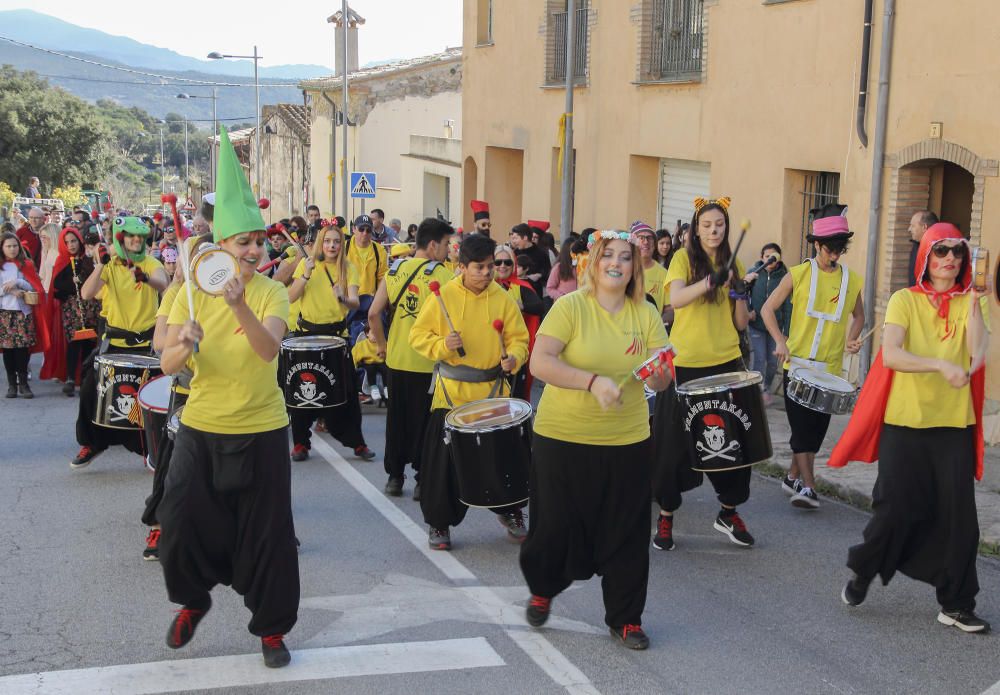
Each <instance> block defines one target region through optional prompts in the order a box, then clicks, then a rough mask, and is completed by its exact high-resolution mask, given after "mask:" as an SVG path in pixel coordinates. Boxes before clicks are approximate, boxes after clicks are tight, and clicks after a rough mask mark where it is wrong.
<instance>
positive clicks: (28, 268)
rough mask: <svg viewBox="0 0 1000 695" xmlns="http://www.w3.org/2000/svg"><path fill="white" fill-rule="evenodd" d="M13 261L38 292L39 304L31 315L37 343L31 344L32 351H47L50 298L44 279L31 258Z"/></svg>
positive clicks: (33, 308)
mask: <svg viewBox="0 0 1000 695" xmlns="http://www.w3.org/2000/svg"><path fill="white" fill-rule="evenodd" d="M5 262H6V261H5ZM11 262H13V263H14V264H15V265H16V266H17V267H18V270H20V271H21V274H22V275H24V279H25V280H27V281H28V284H30V285H31V289H33V290H34V291H35V292H37V293H38V304H36V305H35V306H33V307H31V317H32V318H33V319H34V320H35V344H34V345H32V346H31V352H33V353H34V352H45V351H46V350H48V349H49V324H48V320H47V319H48V300H47V298H46V296H45V289H44V288H43V287H42V280H41V278H39V277H38V271H37V270H35V264H34V263H32V262H31V259H30V258H26V259H24V260H15V261H11ZM0 352H3V350H0Z"/></svg>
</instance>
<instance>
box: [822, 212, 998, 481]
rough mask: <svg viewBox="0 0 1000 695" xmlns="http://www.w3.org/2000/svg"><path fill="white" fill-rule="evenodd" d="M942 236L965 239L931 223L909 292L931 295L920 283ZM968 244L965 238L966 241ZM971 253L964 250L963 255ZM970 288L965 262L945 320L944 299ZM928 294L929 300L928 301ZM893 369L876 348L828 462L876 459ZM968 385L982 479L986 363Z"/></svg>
mask: <svg viewBox="0 0 1000 695" xmlns="http://www.w3.org/2000/svg"><path fill="white" fill-rule="evenodd" d="M942 239H961V240H962V241H965V238H964V237H963V236H962V234H961V232H959V231H958V229H957V228H956V227H955V226H954V225H951V224H948V223H946V222H939V223H938V224H935V225H933V226H932V227H931V228H930V229H928V230H927V231H926V232H925V233H924V237H923V239H921V240H920V248H919V250H918V251H917V263H916V267H915V269H914V274H915V278H914V281H915V283H916V284H914V285H913V286H912V287H910V288H909V289H910V292H918V293H922V294H928V295H929V297H930V296H933V294H934V292H933V290H932V289H930V288H929V286H928V284H927V283H921V281H920V279H921V278H922V277H923V275H924V272H925V270H926V268H927V257H928V256H929V255H930V250H931V247H932V246H933V245H934V244H935V243H937V242H938V241H941V240H942ZM966 246H968V242H966ZM970 257H971V254H969V253H968V252H967V253H966V258H970ZM971 288H972V263H971V262H967V263H966V264H965V272H964V273H963V275H962V277H961V278H959V281H958V283H957V284H956V285H955V287H954V288H953V289H952V290H949V291H948V292H947V293H945V294H946V296H944V297H942V298H941V299H942V306H941V312H942V313H943V314H944V315H942V316H941V318H942V319H944V320H945V321H947V308H946V307H947V302H948V301H949V300H950V299H951V298H952V297H954V296H957V295H960V294H965V293H967V292H969V291H970V290H971ZM929 297H928V301H930V299H929ZM893 374H895V372H893V370H891V369H888V368H886V367H885V365H884V364H883V363H882V351H881V350H879V352H878V355H877V356H876V357H875V362H874V363H873V364H872V367H871V370H870V371H869V372H868V377H867V378H866V379H865V384H864V386H863V387H862V389H861V393H860V394H859V395H858V402H857V404H856V405H855V406H854V414H853V415H851V420H850V422H849V423H848V424H847V429H846V430H844V434H843V436H841V438H840V440H839V441H838V442H837V445H836V446H835V447H834V448H833V453H831V454H830V460H829V461H827V464H826V465H828V466H832V467H834V468H841V467H843V466H846V465H847V462H848V461H862V462H864V463H872V462H874V461H876V460H877V459H878V444H879V437H880V436H881V434H882V422H883V421H884V419H885V408H886V405H887V404H888V402H889V392H890V391H891V390H892V378H893ZM969 388H970V390H971V395H972V405H973V409H974V410H975V413H976V425H975V428H974V436H975V444H976V480H982V479H983V453H984V443H983V401H984V400H985V397H986V368H985V365H984V366H981V367H980V368H979V369H977V370H976V372H975V374H972V376H971V378H970V380H969Z"/></svg>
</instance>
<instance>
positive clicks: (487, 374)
mask: <svg viewBox="0 0 1000 695" xmlns="http://www.w3.org/2000/svg"><path fill="white" fill-rule="evenodd" d="M442 377H443V378H445V379H452V380H453V381H461V382H464V383H467V384H481V383H483V382H488V381H492V382H493V387H492V388H490V393H489V395H488V396H486V397H487V398H496V397H497V396H499V395H500V388H501V386H502V385H503V370H502V369H501V368H500V365H497V366H496V367H492V368H490V369H479V368H477V367H470V366H469V365H467V364H448V363H447V362H436V363H435V364H434V378H433V379H431V390H430V391H429V393H434V385H435V384H437V382H438V379H440V378H442ZM441 393H443V394H444V400H445V402H446V403H447V404H448V407H449V408H454V407H455V404H454V403H452V402H451V397H450V396H449V395H448V389H446V388H445V386H444V382H443V381H442V382H441Z"/></svg>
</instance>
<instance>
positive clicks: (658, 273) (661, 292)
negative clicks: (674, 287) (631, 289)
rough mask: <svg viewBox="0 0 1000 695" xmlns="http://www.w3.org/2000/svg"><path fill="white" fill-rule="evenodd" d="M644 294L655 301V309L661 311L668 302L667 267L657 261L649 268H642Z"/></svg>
mask: <svg viewBox="0 0 1000 695" xmlns="http://www.w3.org/2000/svg"><path fill="white" fill-rule="evenodd" d="M642 277H643V282H644V284H645V286H646V294H648V295H649V296H650V297H652V298H653V301H654V302H656V310H657V311H659V312H661V313H662V312H663V307H665V306H666V305H667V304H669V303H670V292H669V288H668V287H667V269H666V268H664V267H663V266H662V265H660V264H659V263H655V262H654V263H653V265H652V266H650V267H649V268H643V269H642Z"/></svg>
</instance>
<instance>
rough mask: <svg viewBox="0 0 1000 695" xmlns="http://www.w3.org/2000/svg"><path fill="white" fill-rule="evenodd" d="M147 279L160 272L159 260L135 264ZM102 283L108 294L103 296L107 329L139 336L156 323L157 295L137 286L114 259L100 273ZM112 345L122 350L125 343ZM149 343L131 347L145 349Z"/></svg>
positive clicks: (146, 286) (146, 259)
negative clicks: (147, 276) (110, 328)
mask: <svg viewBox="0 0 1000 695" xmlns="http://www.w3.org/2000/svg"><path fill="white" fill-rule="evenodd" d="M135 265H136V266H138V267H139V268H141V269H142V272H144V273H146V275H152V274H153V272H154V271H156V270H157V269H160V268H163V266H162V265H161V264H160V262H159V261H158V260H156V259H155V258H153V257H152V256H146V257H144V258H143V259H142V260H141V261H139V262H138V263H136V264H135ZM101 280H102V281H103V282H104V284H105V286H106V289H107V292H106V293H105V295H104V300H103V301H104V310H105V312H107V313H106V318H107V321H108V325H109V326H114V327H115V328H121V329H123V330H126V331H134V332H136V333H139V332H141V331H145V330H147V329H149V328H151V327H152V326H153V325H154V324H155V323H156V309H157V307H159V302H160V293H159V292H157V291H156V290H155V289H154V288H153V287H152V286H151V285H150V284H149V283H148V282H136V281H135V276H134V275H133V274H132V270H131V269H130V268H128V267H126V266H125V264H123V263H122V262H121V261H120V260H119V259H117V258H115V259H113V260H112V261H111V263H109V264H108V265H106V266H104V268H102V269H101ZM111 345H114V346H115V347H125V346H126V343H125V341H124V340H112V341H111ZM148 345H149V341H147V342H145V343H141V344H140V345H138V346H133V347H145V346H148Z"/></svg>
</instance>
